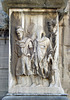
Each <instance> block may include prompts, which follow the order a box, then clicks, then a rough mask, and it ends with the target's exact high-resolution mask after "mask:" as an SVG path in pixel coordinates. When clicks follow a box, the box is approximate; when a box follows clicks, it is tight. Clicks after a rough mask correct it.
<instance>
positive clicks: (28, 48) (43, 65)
mask: <svg viewBox="0 0 70 100" xmlns="http://www.w3.org/2000/svg"><path fill="white" fill-rule="evenodd" d="M45 35H46V33H45V32H41V33H40V36H39V37H38V36H36V37H35V38H34V39H32V38H29V37H24V29H23V28H22V27H18V28H17V37H18V40H17V41H16V45H17V48H18V49H20V50H19V51H18V49H17V51H18V52H17V56H18V62H17V66H16V75H27V76H28V75H39V76H40V77H42V78H46V79H49V80H50V79H51V74H52V63H53V58H52V52H53V49H52V46H51V42H50V39H49V38H47V37H46V36H45Z"/></svg>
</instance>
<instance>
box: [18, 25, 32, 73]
mask: <svg viewBox="0 0 70 100" xmlns="http://www.w3.org/2000/svg"><path fill="white" fill-rule="evenodd" d="M23 35H24V30H23V28H22V27H18V28H17V37H18V41H17V42H16V45H17V46H18V48H20V54H21V55H20V56H19V52H18V53H17V55H18V62H17V66H16V75H31V74H33V73H32V67H31V56H32V53H33V42H32V40H31V39H30V38H28V37H23ZM17 50H18V49H17Z"/></svg>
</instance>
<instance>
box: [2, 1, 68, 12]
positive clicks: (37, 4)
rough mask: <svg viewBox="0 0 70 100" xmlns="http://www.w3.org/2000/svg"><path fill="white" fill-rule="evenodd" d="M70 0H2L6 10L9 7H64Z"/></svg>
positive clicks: (6, 10)
mask: <svg viewBox="0 0 70 100" xmlns="http://www.w3.org/2000/svg"><path fill="white" fill-rule="evenodd" d="M67 1H68V0H1V2H2V6H3V9H4V11H5V12H7V13H8V9H9V8H48V9H64V8H65V7H66V5H67Z"/></svg>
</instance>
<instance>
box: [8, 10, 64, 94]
mask: <svg viewBox="0 0 70 100" xmlns="http://www.w3.org/2000/svg"><path fill="white" fill-rule="evenodd" d="M53 11H54V10H52V11H50V10H46V9H32V10H30V9H10V15H9V16H10V48H9V50H10V53H9V56H10V58H11V59H9V62H10V63H9V92H10V93H11V92H12V93H18V92H20V93H58V94H59V93H64V91H63V89H62V86H61V82H60V75H59V69H58V56H59V24H58V13H56V12H55V13H54V12H53ZM46 12H48V13H46ZM16 45H17V46H18V47H17V46H16ZM16 47H17V48H16ZM50 47H51V49H50ZM18 48H19V49H18ZM50 51H51V52H50ZM10 79H11V80H10ZM52 88H53V89H52ZM45 89H46V90H45ZM24 90H25V91H24ZM51 90H53V91H51Z"/></svg>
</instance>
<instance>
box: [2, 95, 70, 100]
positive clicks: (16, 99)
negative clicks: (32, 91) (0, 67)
mask: <svg viewBox="0 0 70 100" xmlns="http://www.w3.org/2000/svg"><path fill="white" fill-rule="evenodd" d="M2 100H68V98H67V97H66V96H49V95H47V96H5V97H4V98H3V99H2Z"/></svg>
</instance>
